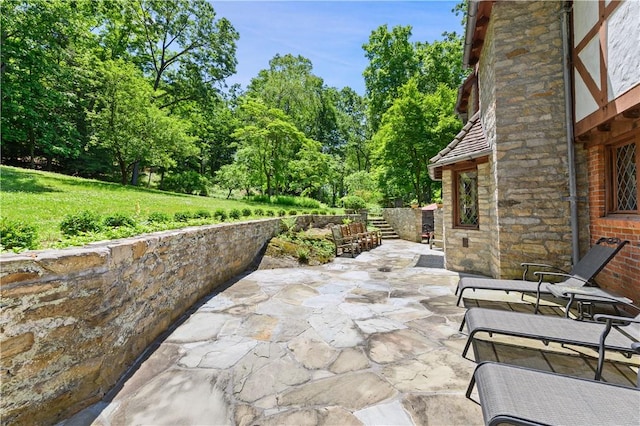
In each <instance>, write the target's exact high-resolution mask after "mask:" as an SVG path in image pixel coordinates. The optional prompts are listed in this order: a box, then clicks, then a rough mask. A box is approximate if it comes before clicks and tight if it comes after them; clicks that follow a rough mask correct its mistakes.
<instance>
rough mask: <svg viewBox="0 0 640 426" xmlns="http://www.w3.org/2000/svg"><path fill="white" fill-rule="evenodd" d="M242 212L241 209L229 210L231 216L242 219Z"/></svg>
mask: <svg viewBox="0 0 640 426" xmlns="http://www.w3.org/2000/svg"><path fill="white" fill-rule="evenodd" d="M241 214H242V213H241V212H240V210H239V209H231V210H230V211H229V217H230V218H232V219H240V216H241Z"/></svg>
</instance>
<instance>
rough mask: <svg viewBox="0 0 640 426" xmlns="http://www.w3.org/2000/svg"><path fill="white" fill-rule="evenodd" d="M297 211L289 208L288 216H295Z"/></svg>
mask: <svg viewBox="0 0 640 426" xmlns="http://www.w3.org/2000/svg"><path fill="white" fill-rule="evenodd" d="M297 214H298V212H297V211H296V210H289V216H295V215H297Z"/></svg>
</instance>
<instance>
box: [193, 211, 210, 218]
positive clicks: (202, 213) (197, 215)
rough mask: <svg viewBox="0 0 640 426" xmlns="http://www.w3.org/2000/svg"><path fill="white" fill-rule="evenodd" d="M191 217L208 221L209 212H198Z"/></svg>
mask: <svg viewBox="0 0 640 426" xmlns="http://www.w3.org/2000/svg"><path fill="white" fill-rule="evenodd" d="M193 217H194V218H196V219H209V218H210V217H211V212H210V211H209V210H204V209H201V210H198V211H196V212H195V213H194V214H193Z"/></svg>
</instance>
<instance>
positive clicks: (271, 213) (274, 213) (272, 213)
mask: <svg viewBox="0 0 640 426" xmlns="http://www.w3.org/2000/svg"><path fill="white" fill-rule="evenodd" d="M275 215H276V212H274V211H273V210H267V216H269V217H273V216H275Z"/></svg>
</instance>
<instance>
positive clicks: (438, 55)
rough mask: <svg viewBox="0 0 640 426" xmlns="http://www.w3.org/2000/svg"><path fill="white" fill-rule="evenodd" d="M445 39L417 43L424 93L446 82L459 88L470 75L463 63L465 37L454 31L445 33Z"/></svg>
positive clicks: (420, 79) (420, 76) (421, 88)
mask: <svg viewBox="0 0 640 426" xmlns="http://www.w3.org/2000/svg"><path fill="white" fill-rule="evenodd" d="M443 36H444V37H445V38H444V40H437V41H434V42H433V43H416V54H417V56H418V58H419V61H420V70H419V72H418V74H417V75H418V76H419V82H418V86H419V87H420V91H421V92H422V93H433V92H435V91H436V90H437V88H438V85H440V84H444V85H446V86H447V87H449V88H450V89H454V90H457V89H458V87H460V84H462V81H463V80H464V79H465V78H466V76H467V75H468V71H467V70H465V69H464V67H463V65H462V54H463V39H462V37H460V36H458V35H457V34H456V33H455V32H454V33H446V32H445V33H444V34H443Z"/></svg>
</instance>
